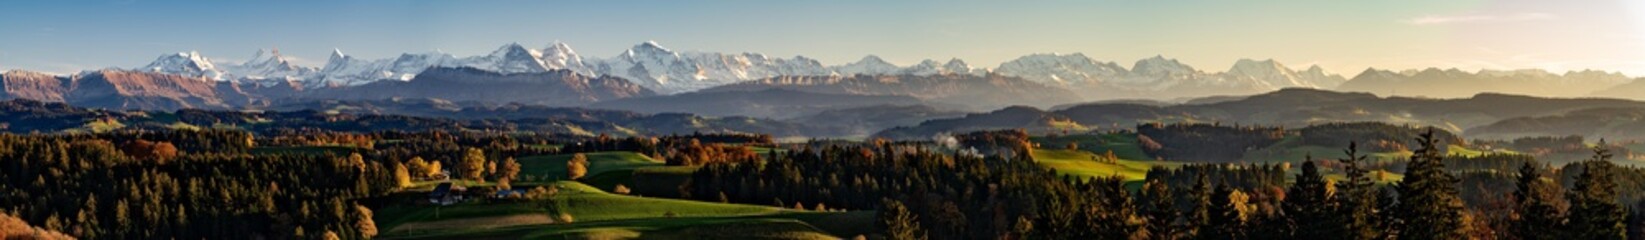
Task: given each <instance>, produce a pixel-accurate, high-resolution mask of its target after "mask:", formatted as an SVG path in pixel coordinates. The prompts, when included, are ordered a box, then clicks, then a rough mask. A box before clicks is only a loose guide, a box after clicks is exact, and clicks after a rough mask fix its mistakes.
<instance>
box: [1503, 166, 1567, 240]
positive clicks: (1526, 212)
mask: <svg viewBox="0 0 1645 240" xmlns="http://www.w3.org/2000/svg"><path fill="white" fill-rule="evenodd" d="M1536 166H1537V165H1536V163H1535V162H1534V161H1526V162H1525V164H1524V166H1521V167H1520V168H1519V179H1518V181H1517V182H1516V183H1515V189H1514V201H1515V205H1514V210H1515V211H1514V215H1515V216H1517V217H1514V218H1511V219H1510V221H1512V222H1511V224H1510V225H1511V226H1509V227H1511V228H1510V229H1509V232H1510V233H1511V234H1513V235H1514V236H1516V237H1519V239H1524V240H1549V239H1557V238H1559V231H1558V229H1559V223H1560V220H1559V218H1560V217H1559V209H1558V208H1557V207H1556V206H1554V203H1553V199H1549V198H1551V197H1552V196H1553V193H1552V192H1551V190H1553V189H1551V187H1552V186H1551V183H1549V182H1545V181H1543V180H1542V171H1541V170H1539V169H1537V167H1536Z"/></svg>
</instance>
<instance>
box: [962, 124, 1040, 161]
mask: <svg viewBox="0 0 1645 240" xmlns="http://www.w3.org/2000/svg"><path fill="white" fill-rule="evenodd" d="M954 140H955V141H956V142H957V143H958V144H959V146H958V147H959V148H961V149H969V150H974V151H975V152H976V153H979V154H988V155H1005V156H1012V155H1019V154H1022V155H1026V154H1028V152H1029V149H1032V148H1033V147H1034V145H1033V143H1032V142H1029V141H1028V131H1027V130H1023V129H1012V130H997V131H978V132H970V133H962V134H955V135H954Z"/></svg>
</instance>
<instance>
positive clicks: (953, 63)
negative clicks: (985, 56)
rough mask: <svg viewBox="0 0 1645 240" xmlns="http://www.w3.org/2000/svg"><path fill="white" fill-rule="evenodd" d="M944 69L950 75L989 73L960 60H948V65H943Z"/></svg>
mask: <svg viewBox="0 0 1645 240" xmlns="http://www.w3.org/2000/svg"><path fill="white" fill-rule="evenodd" d="M942 69H943V70H944V71H946V73H948V74H976V73H986V72H987V71H986V70H984V69H977V68H972V67H971V64H966V63H965V60H960V59H959V58H951V59H948V63H944V64H943V65H942Z"/></svg>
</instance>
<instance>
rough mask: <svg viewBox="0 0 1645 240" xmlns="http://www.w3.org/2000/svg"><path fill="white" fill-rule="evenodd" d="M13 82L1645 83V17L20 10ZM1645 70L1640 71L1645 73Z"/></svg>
mask: <svg viewBox="0 0 1645 240" xmlns="http://www.w3.org/2000/svg"><path fill="white" fill-rule="evenodd" d="M5 8H6V9H7V10H6V14H0V32H5V33H7V36H8V37H6V38H4V40H0V69H29V70H37V71H47V72H57V73H67V72H74V71H77V70H82V69H95V68H103V67H122V68H132V67H139V66H142V65H144V64H146V63H148V62H149V61H151V60H153V59H154V58H155V57H156V56H159V55H161V54H165V53H173V52H179V51H190V50H197V51H200V52H201V53H203V54H205V55H206V56H209V57H212V58H214V59H217V60H220V61H223V60H228V61H238V60H244V59H245V58H248V57H250V55H251V54H252V53H254V52H255V51H256V50H257V49H260V48H276V47H277V48H279V49H280V50H281V52H283V53H285V54H286V55H288V56H292V57H296V58H299V59H300V60H299V62H300V63H303V64H306V65H311V66H319V65H321V64H323V61H324V59H325V58H326V56H327V54H329V53H330V51H331V50H332V49H333V48H336V49H341V50H342V51H343V52H344V53H347V54H349V55H354V56H360V57H367V58H386V57H392V56H396V55H398V54H399V53H402V52H427V51H435V50H439V51H444V52H447V53H452V54H454V55H458V56H469V55H478V54H485V53H488V52H490V51H491V50H494V49H496V48H497V47H498V46H501V45H503V44H506V43H511V42H518V43H521V44H524V45H526V46H532V47H543V46H546V45H548V44H549V43H552V42H554V41H564V42H566V43H568V44H570V45H571V46H572V47H573V48H574V49H576V50H577V51H578V53H579V54H582V55H583V56H585V57H610V56H614V55H616V54H617V53H619V52H621V51H622V50H624V49H627V48H629V47H631V46H633V45H635V44H638V43H640V42H644V41H647V40H655V41H657V42H659V43H661V44H662V45H663V46H666V47H669V48H672V49H675V50H696V51H721V52H758V53H765V54H768V55H771V56H778V57H792V56H795V55H804V56H807V57H812V58H816V59H819V60H821V61H823V63H824V64H831V65H832V64H841V63H846V62H850V61H856V60H857V59H860V58H862V57H863V56H864V55H868V54H875V55H879V56H881V57H883V58H885V59H887V60H889V61H892V62H893V63H897V64H902V65H907V64H913V63H916V62H918V61H919V60H922V59H937V60H946V59H949V58H960V59H964V60H966V61H968V62H970V63H972V64H973V65H978V66H984V67H993V66H997V65H998V64H999V63H1000V62H1003V61H1008V60H1010V59H1013V58H1016V57H1018V56H1022V55H1025V54H1030V53H1053V52H1055V53H1075V52H1079V53H1084V54H1086V55H1088V56H1091V57H1093V58H1097V59H1098V60H1101V61H1117V62H1120V64H1121V65H1125V66H1129V65H1130V63H1131V62H1133V61H1135V60H1137V59H1141V58H1145V57H1151V56H1154V55H1164V56H1166V57H1171V58H1178V59H1181V60H1182V61H1184V62H1186V63H1188V64H1191V65H1194V66H1196V67H1198V68H1201V69H1203V70H1207V71H1222V70H1225V69H1226V68H1228V66H1229V65H1230V64H1232V63H1233V62H1234V61H1235V60H1237V59H1239V58H1254V59H1266V58H1273V59H1276V60H1279V61H1280V62H1283V63H1287V64H1289V65H1292V67H1294V68H1302V67H1306V65H1311V64H1319V65H1321V66H1324V67H1326V69H1328V70H1330V71H1332V72H1336V73H1342V74H1348V75H1352V74H1355V73H1358V72H1359V71H1361V70H1363V69H1364V68H1366V67H1377V68H1393V69H1404V68H1416V67H1443V68H1450V67H1457V68H1463V69H1470V70H1471V69H1479V68H1533V67H1535V68H1548V69H1553V70H1557V71H1563V70H1570V69H1585V68H1594V69H1603V70H1615V71H1624V72H1627V73H1630V74H1635V75H1640V74H1645V34H1641V33H1645V28H1641V27H1640V26H1641V25H1642V24H1641V23H1642V22H1645V20H1642V18H1641V15H1645V10H1641V9H1645V6H1642V5H1641V4H1640V3H1631V2H1628V1H1616V0H1603V1H1530V0H1514V1H1484V0H1464V1H1415V0H1384V1H1214V0H1203V1H712V2H707V1H705V2H696V1H150V0H124V1H8V2H7V3H6V4H5ZM1634 59H1640V60H1634Z"/></svg>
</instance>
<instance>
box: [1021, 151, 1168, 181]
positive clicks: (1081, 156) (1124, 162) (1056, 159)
mask: <svg viewBox="0 0 1645 240" xmlns="http://www.w3.org/2000/svg"><path fill="white" fill-rule="evenodd" d="M1116 152H1117V151H1116ZM1033 154H1034V161H1036V162H1038V163H1039V164H1040V165H1043V166H1046V167H1050V168H1051V169H1056V170H1057V173H1059V174H1063V175H1071V176H1075V177H1079V178H1090V177H1108V176H1115V175H1118V176H1121V177H1124V178H1125V180H1127V181H1140V180H1143V179H1144V178H1145V177H1147V174H1148V169H1152V168H1154V167H1175V166H1180V165H1182V163H1180V162H1170V161H1155V160H1132V159H1125V158H1121V159H1119V161H1116V162H1115V163H1105V162H1099V161H1095V160H1094V159H1098V158H1100V157H1098V156H1097V155H1096V154H1093V153H1091V152H1087V151H1083V150H1062V149H1034V152H1033ZM1115 155H1118V153H1115Z"/></svg>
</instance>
